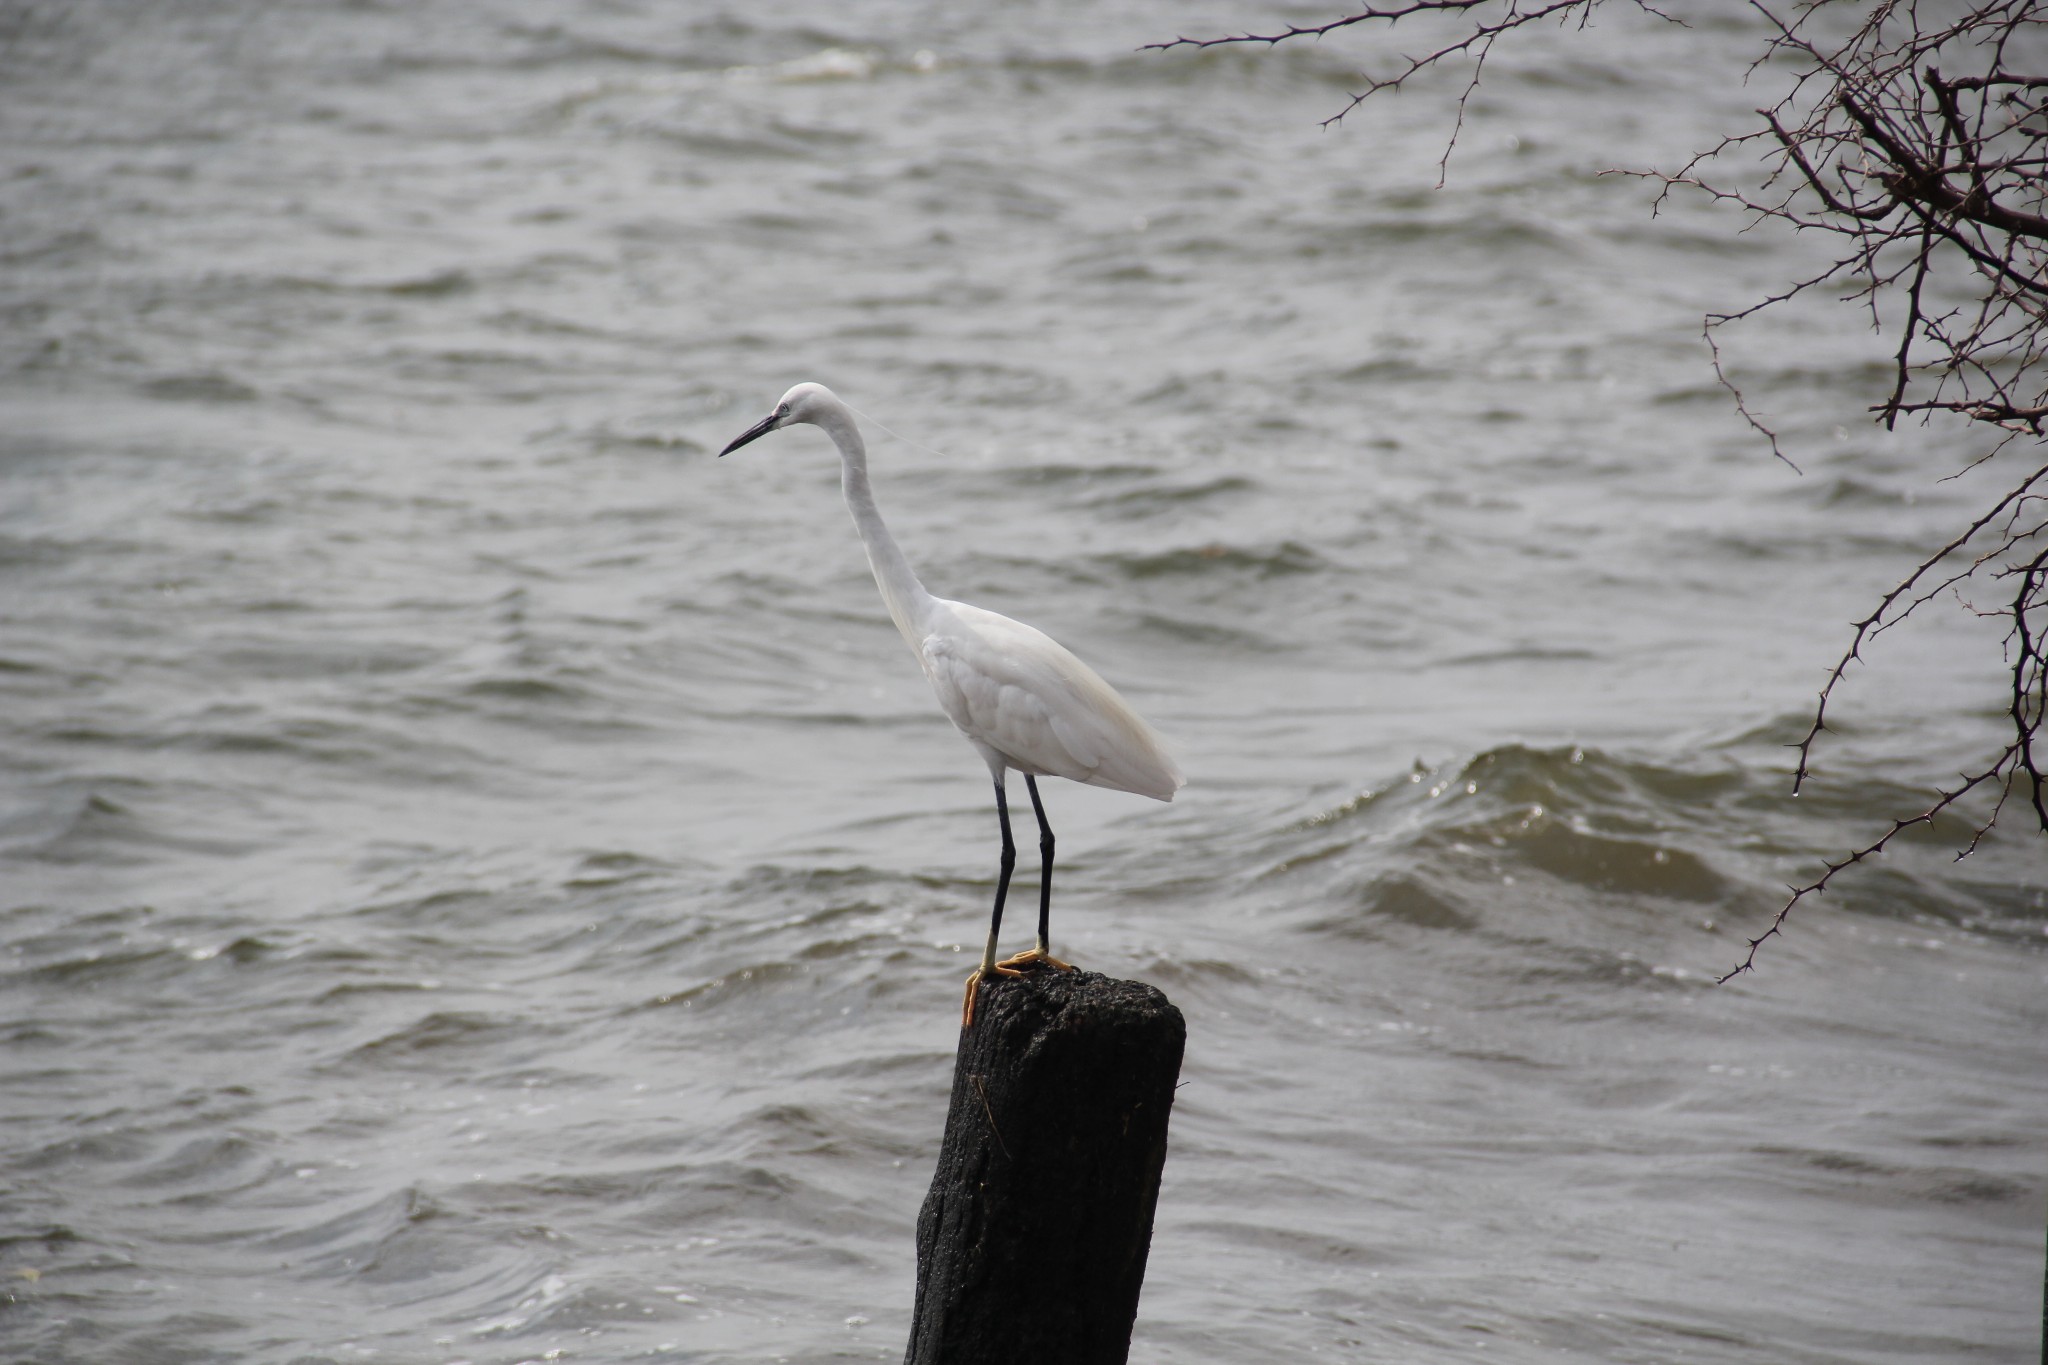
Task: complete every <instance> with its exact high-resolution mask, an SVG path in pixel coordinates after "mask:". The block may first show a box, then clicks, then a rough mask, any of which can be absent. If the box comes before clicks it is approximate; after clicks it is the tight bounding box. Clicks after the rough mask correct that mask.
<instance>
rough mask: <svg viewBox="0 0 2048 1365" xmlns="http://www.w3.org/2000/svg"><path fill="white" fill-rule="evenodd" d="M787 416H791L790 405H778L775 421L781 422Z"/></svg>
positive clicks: (776, 406)
mask: <svg viewBox="0 0 2048 1365" xmlns="http://www.w3.org/2000/svg"><path fill="white" fill-rule="evenodd" d="M787 416H789V404H787V403H777V404H776V405H775V420H776V421H778V422H779V421H781V420H782V419H783V418H785V417H787Z"/></svg>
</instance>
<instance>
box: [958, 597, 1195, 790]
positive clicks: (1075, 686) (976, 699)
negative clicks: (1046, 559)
mask: <svg viewBox="0 0 2048 1365" xmlns="http://www.w3.org/2000/svg"><path fill="white" fill-rule="evenodd" d="M937 605H939V606H940V607H941V608H943V610H942V611H940V612H939V613H938V615H937V616H936V618H935V619H933V621H932V623H931V629H930V630H929V631H928V632H927V634H926V635H925V637H924V640H923V642H922V644H921V646H920V648H919V650H918V655H919V659H920V660H921V662H922V663H923V664H924V671H925V676H926V677H927V678H929V679H930V680H931V684H932V690H933V691H934V692H936V693H937V694H938V698H939V705H940V706H941V707H942V708H944V710H945V712H946V715H947V716H948V717H949V718H950V719H951V720H952V722H953V724H954V725H955V726H956V727H958V728H959V730H960V732H961V733H962V734H964V735H966V736H967V737H968V738H969V739H972V740H975V741H977V742H979V743H981V744H984V745H986V746H988V747H989V748H990V749H993V750H995V751H996V752H997V753H998V754H1000V755H1002V757H1003V758H1004V759H1005V760H1007V761H1008V762H1009V763H1010V765H1011V766H1012V767H1015V768H1018V769H1020V770H1022V771H1024V772H1027V773H1034V774H1051V775H1053V776H1056V777H1064V778H1068V779H1069V780H1071V781H1075V782H1085V783H1088V784H1089V785H1091V786H1097V787H1110V788H1113V789H1115V790H1117V791H1127V792H1136V793H1138V794H1140V795H1143V796H1150V797H1154V798H1156V799H1158V800H1161V801H1171V800H1172V799H1173V794H1174V792H1175V791H1176V790H1178V789H1179V788H1180V786H1181V785H1182V783H1183V781H1184V779H1183V778H1182V777H1181V774H1180V769H1179V768H1178V767H1177V766H1176V765H1175V764H1174V761H1173V759H1172V757H1171V756H1170V755H1169V754H1168V753H1167V752H1166V747H1165V745H1164V744H1163V743H1162V742H1161V741H1160V739H1159V736H1158V735H1156V734H1154V733H1153V731H1152V727H1151V726H1149V725H1147V724H1146V723H1145V722H1144V720H1143V718H1142V717H1140V716H1139V715H1138V713H1137V712H1136V711H1133V710H1132V709H1131V707H1130V705H1129V703H1127V702H1125V701H1124V699H1123V698H1122V697H1120V696H1118V695H1117V694H1116V690H1115V689H1114V688H1112V687H1111V686H1110V685H1109V684H1108V683H1106V682H1104V681H1103V680H1102V679H1101V677H1100V676H1098V675H1097V674H1096V672H1095V670H1093V669H1091V668H1090V667H1088V665H1086V664H1084V663H1082V662H1081V661H1080V660H1079V659H1078V658H1076V657H1074V655H1073V653H1072V652H1071V651H1069V650H1068V649H1067V648H1066V647H1065V646H1063V645H1061V644H1060V643H1059V642H1058V641H1056V640H1054V639H1053V638H1052V637H1051V636H1049V635H1047V634H1045V633H1044V632H1043V631H1040V630H1037V629H1034V628H1033V627H1031V626H1027V625H1025V624H1024V623H1023V622H1021V621H1013V620H1011V619H1010V618H1009V617H1007V616H1000V615H997V614H996V613H995V612H992V611H984V610H983V609H981V608H980V607H972V606H968V605H967V604H966V603H963V602H943V601H942V602H939V603H938V604H937Z"/></svg>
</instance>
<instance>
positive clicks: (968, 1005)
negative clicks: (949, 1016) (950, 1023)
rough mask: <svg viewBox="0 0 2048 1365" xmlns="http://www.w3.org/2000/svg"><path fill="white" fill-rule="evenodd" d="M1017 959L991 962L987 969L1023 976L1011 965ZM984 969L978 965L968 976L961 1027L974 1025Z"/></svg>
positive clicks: (999, 974) (1001, 973)
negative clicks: (976, 999)
mask: <svg viewBox="0 0 2048 1365" xmlns="http://www.w3.org/2000/svg"><path fill="white" fill-rule="evenodd" d="M1017 956H1018V957H1023V956H1026V955H1025V954H1023V953H1019V954H1018V955H1017ZM1016 960H1017V959H1016V958H1010V959H1008V960H1007V961H1003V962H995V963H991V964H990V965H989V967H988V968H987V970H989V971H991V972H994V973H995V974H996V975H997V976H1022V975H1024V973H1022V972H1020V971H1018V970H1017V969H1016V968H1015V967H1012V966H1011V965H1010V963H1011V962H1015V961H1016ZM1062 965H1064V964H1062ZM982 971H983V969H982V968H980V967H976V968H975V969H974V974H973V975H972V976H969V977H968V978H967V998H966V999H964V1000H962V1001H961V1002H960V1027H961V1028H963V1029H968V1028H973V1027H974V998H975V997H976V996H977V995H979V994H981V978H982Z"/></svg>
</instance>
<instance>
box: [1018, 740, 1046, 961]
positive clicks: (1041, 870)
mask: <svg viewBox="0 0 2048 1365" xmlns="http://www.w3.org/2000/svg"><path fill="white" fill-rule="evenodd" d="M1024 790H1026V791H1028V792H1030V793H1031V813H1032V814H1033V815H1036V816H1037V817H1038V951H1039V952H1041V953H1050V952H1051V951H1052V939H1051V937H1050V936H1049V933H1050V927H1051V924H1052V826H1051V825H1048V824H1047V823H1046V822H1045V805H1044V803H1043V802H1041V801H1040V800H1039V799H1038V779H1037V778H1035V777H1033V776H1032V775H1031V774H1030V773H1026V774H1024Z"/></svg>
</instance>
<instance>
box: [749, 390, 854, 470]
mask: <svg viewBox="0 0 2048 1365" xmlns="http://www.w3.org/2000/svg"><path fill="white" fill-rule="evenodd" d="M844 407H845V404H843V403H841V402H840V401H839V398H838V396H837V395H836V394H834V393H833V392H832V390H830V389H828V388H826V387H825V386H824V385H823V384H799V385H797V386H796V387H795V388H793V389H791V390H790V391H789V392H788V393H785V394H784V395H782V401H781V402H779V403H777V404H776V405H775V411H773V412H771V413H769V414H768V415H767V416H766V417H763V418H762V419H761V420H760V421H758V422H756V423H754V425H752V426H750V427H748V428H747V429H746V430H745V431H743V432H741V433H740V434H739V435H738V436H737V437H735V438H734V439H733V442H732V444H731V445H728V446H727V447H726V448H725V449H724V450H721V451H719V452H718V453H719V454H720V455H730V454H732V453H733V452H734V451H735V450H738V449H739V448H740V447H741V446H743V445H745V444H746V443H747V442H749V441H752V440H756V439H758V438H760V437H762V436H766V435H767V434H768V433H769V432H771V431H777V430H780V429H781V428H783V427H789V426H795V425H796V424H797V423H798V422H814V423H817V422H820V421H821V419H822V418H823V417H824V416H825V414H827V413H828V412H835V411H839V410H842V409H843V408H844Z"/></svg>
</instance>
